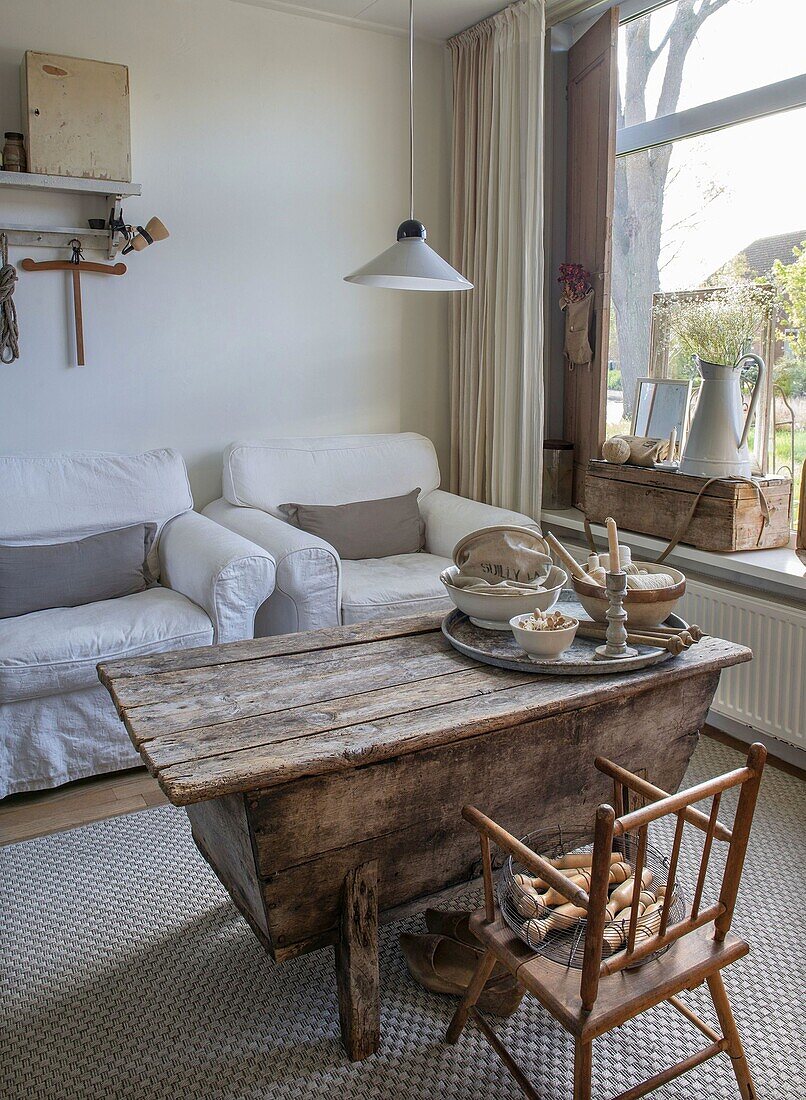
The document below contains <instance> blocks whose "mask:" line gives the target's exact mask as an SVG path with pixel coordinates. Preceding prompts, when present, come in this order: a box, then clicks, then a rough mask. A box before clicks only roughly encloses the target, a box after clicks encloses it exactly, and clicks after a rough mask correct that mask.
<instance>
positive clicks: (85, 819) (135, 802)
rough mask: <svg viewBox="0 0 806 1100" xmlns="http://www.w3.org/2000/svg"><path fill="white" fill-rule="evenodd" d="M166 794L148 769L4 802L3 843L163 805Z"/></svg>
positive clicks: (1, 810)
mask: <svg viewBox="0 0 806 1100" xmlns="http://www.w3.org/2000/svg"><path fill="white" fill-rule="evenodd" d="M167 801H168V800H167V798H166V797H165V795H164V794H163V793H162V791H161V790H160V789H159V787H158V786H157V781H156V779H153V778H152V777H151V776H150V775H149V774H148V772H147V771H146V770H145V768H134V769H132V770H131V771H125V772H115V773H113V774H112V775H102V776H98V777H96V778H92V779H80V780H78V782H76V783H68V784H66V786H64V787H57V788H56V790H53V791H38V792H36V793H34V794H15V795H12V796H11V797H10V798H6V799H4V800H3V801H2V802H0V847H3V846H5V845H6V844H16V843H17V842H18V841H20V840H30V839H31V838H32V837H36V836H48V835H49V834H50V833H60V832H62V831H63V830H64V829H75V828H77V827H78V826H79V825H89V824H90V822H92V821H103V820H104V819H105V818H107V817H119V816H120V815H121V814H131V813H134V812H136V811H137V810H147V809H148V808H149V807H151V806H160V805H162V803H163V802H167Z"/></svg>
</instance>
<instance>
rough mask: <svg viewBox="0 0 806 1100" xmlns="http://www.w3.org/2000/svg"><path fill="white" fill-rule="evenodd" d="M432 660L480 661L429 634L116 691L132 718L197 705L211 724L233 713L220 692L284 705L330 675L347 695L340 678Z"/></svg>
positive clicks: (365, 677)
mask: <svg viewBox="0 0 806 1100" xmlns="http://www.w3.org/2000/svg"><path fill="white" fill-rule="evenodd" d="M429 661H433V667H434V668H435V669H436V670H437V671H438V672H444V671H447V670H448V669H449V667H451V666H456V667H459V668H470V667H472V666H473V665H474V664H475V663H476V662H474V661H473V660H472V659H471V658H469V657H464V656H462V655H461V654H459V653H457V651H456V650H455V649H452V648H451V646H450V645H449V644H448V642H447V641H446V640H445V639H444V638H443V636H442V634H441V633H430V634H425V635H419V636H416V637H412V638H388V639H384V640H382V641H377V642H367V643H364V644H363V645H356V646H353V647H351V648H350V649H348V650H341V649H326V650H314V651H313V652H310V653H299V654H292V655H290V656H284V657H272V658H270V659H269V660H265V661H245V662H238V663H237V664H229V665H223V666H213V667H210V668H196V669H189V670H181V671H177V672H167V673H165V674H164V675H162V676H160V677H157V678H154V677H151V676H142V677H137V678H132V679H128V680H121V681H120V682H119V683H117V684H115V687H114V690H115V698H116V700H117V704H118V709H119V710H125V712H126V714H127V715H128V716H129V717H130V718H133V719H139V718H140V717H141V714H138V713H137V712H138V710H139V711H141V713H145V708H147V707H148V708H151V709H150V710H149V711H148V713H149V714H152V715H153V714H155V713H157V712H156V711H155V710H154V709H153V708H155V707H159V708H162V709H161V711H160V712H159V713H161V714H164V715H165V716H169V715H170V714H171V713H172V708H173V709H174V710H175V711H176V712H177V713H178V714H183V713H187V712H188V709H189V708H190V707H192V706H194V705H195V706H196V707H197V708H198V709H199V710H200V711H201V712H202V713H203V714H210V717H209V719H208V721H206V722H200V723H198V724H200V725H210V724H212V723H213V722H215V721H224V720H226V719H227V718H231V717H232V710H231V709H230V710H229V711H228V712H226V713H224V714H223V715H222V716H221V717H218V716H217V715H216V714H215V713H214V712H213V711H212V709H211V708H212V699H213V698H214V697H215V696H216V695H221V696H225V697H226V699H230V698H231V699H233V700H235V699H237V698H239V697H255V698H258V697H265V696H268V695H269V694H270V693H273V694H272V702H271V703H270V704H269V706H268V707H264V708H263V709H264V710H266V709H274V708H277V707H280V708H281V707H282V706H283V705H286V706H293V705H294V700H295V699H296V698H298V693H299V691H300V689H301V687H302V686H303V685H305V686H307V685H308V684H313V683H314V682H320V681H321V682H323V683H324V682H326V681H327V679H328V677H330V679H331V681H332V684H333V687H334V690H333V693H332V696H331V697H332V698H338V697H339V696H340V695H343V694H345V692H343V691H341V690H339V689H338V684H339V682H340V681H341V680H347V679H348V678H350V677H353V676H355V677H356V678H357V679H358V680H360V681H361V682H368V681H371V680H372V679H373V678H374V679H379V680H381V681H382V679H383V676H384V675H392V674H394V673H395V672H399V671H400V670H401V668H404V667H411V668H412V669H418V670H419V669H423V670H424V672H425V674H426V675H427V674H428V667H429ZM346 694H350V692H346ZM317 697H318V696H317ZM327 697H328V696H327V695H324V696H322V698H327ZM178 728H180V729H181V728H183V727H181V726H179V727H178ZM185 728H188V727H185Z"/></svg>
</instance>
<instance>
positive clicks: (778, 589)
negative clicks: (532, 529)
mask: <svg viewBox="0 0 806 1100" xmlns="http://www.w3.org/2000/svg"><path fill="white" fill-rule="evenodd" d="M541 518H542V522H543V525H544V526H545V527H548V528H549V529H550V530H551V531H552V532H553V533H554V534H556V535H558V536H559V537H560V538H561V537H562V536H563V535H565V536H566V537H568V538H571V539H573V541H575V542H582V543H583V544H584V543H585V529H584V525H583V519H584V517H583V513H582V512H580V511H579V509H578V508H565V509H550V508H545V509H543V511H542V513H541ZM593 533H594V537H595V538H596V542H597V545H600V546H603V545H605V542H606V540H605V538H604V527H603V526H602V525H601V524H596V523H595V524H593ZM620 541H623V542H624V544H625V545H627V546H629V547H630V549H631V550H632V551H633V554H634V555H635V557H636V558H640V557H641V556H643V557H645V558H646V559H647V560H650V561H651V560H654V559H655V558H656V557H658V556H659V555H660V554H661V552H662V551H663V550H664V548H665V547H666V545H667V542H668V540H667V539H657V538H653V537H652V536H651V535H639V534H636V533H634V532H632V531H624V532H621V538H620ZM666 561H668V563H669V565H671V566H673V567H674V568H675V569H680V570H682V571H683V572H689V573H697V574H698V575H699V576H701V577H706V578H707V577H710V578H714V579H716V580H720V581H727V582H728V583H730V584H735V585H739V586H741V587H743V588H752V589H755V590H757V591H760V592H764V593H766V594H767V595H771V596H786V597H787V598H789V599H793V600H798V601H799V602H802V603H806V567H805V566H804V565H803V563H802V562H801V560H800V558H798V556H797V554H796V553H795V551H794V549H793V548H792V547H786V546H782V547H779V548H778V549H776V550H740V551H737V552H736V553H732V554H716V553H713V552H711V551H708V550H695V549H694V547H693V546H683V545H682V544H679V545H678V546H676V547H675V548H674V550H673V551H672V553H671V554H670V555H669V557H668V558H666Z"/></svg>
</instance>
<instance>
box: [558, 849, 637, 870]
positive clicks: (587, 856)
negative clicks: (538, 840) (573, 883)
mask: <svg viewBox="0 0 806 1100" xmlns="http://www.w3.org/2000/svg"><path fill="white" fill-rule="evenodd" d="M610 862H611V863H620V862H621V852H611V853H610ZM549 863H550V864H551V866H552V867H556V868H557V870H558V871H563V870H565V868H567V867H592V866H593V852H569V853H568V855H567V856H560V857H559V858H558V859H550V860H549Z"/></svg>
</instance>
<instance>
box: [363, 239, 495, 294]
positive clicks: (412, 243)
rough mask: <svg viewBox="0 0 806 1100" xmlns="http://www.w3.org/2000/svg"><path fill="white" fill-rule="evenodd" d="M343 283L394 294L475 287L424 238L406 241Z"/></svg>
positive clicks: (393, 246) (387, 250)
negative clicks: (358, 284)
mask: <svg viewBox="0 0 806 1100" xmlns="http://www.w3.org/2000/svg"><path fill="white" fill-rule="evenodd" d="M344 281H345V282H347V283H361V284H363V285H364V286H383V287H389V288H390V289H392V290H472V289H473V284H472V283H469V282H468V281H467V279H466V278H465V277H464V275H460V274H459V272H458V271H456V270H455V269H454V268H452V267H451V265H450V264H449V263H446V262H445V260H443V259H442V257H441V256H439V255H438V254H437V253H436V252H435V251H434V250H433V248H430V247H429V246H428V245H427V244H426V243H425V241H424V240H423V239H422V238H421V237H404V238H403V239H402V240H399V241H397V242H396V243H395V244H393V245H392V247H391V248H387V249H386V251H385V252H382V253H381V254H380V256H376V257H375V259H374V260H370V262H369V263H368V264H365V265H364V266H363V267H359V269H358V270H357V271H354V272H353V273H352V275H345V277H344Z"/></svg>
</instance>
